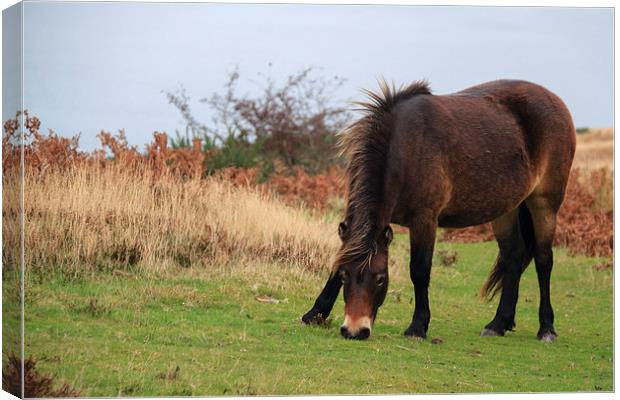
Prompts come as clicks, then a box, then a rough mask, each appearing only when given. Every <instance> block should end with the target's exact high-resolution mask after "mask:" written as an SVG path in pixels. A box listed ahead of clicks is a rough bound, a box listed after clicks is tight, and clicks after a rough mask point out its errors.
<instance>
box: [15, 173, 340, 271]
mask: <svg viewBox="0 0 620 400" xmlns="http://www.w3.org/2000/svg"><path fill="white" fill-rule="evenodd" d="M142 176H143V177H142V178H140V177H139V176H138V175H136V174H132V173H128V172H126V169H123V168H120V167H116V166H112V167H110V168H103V169H102V168H98V167H88V166H82V167H80V168H75V169H72V170H70V171H64V172H49V173H47V174H46V175H45V176H44V177H41V178H36V175H34V174H29V175H27V176H26V187H25V204H26V209H25V215H26V232H25V241H26V265H27V267H28V269H29V270H31V271H32V270H38V271H41V272H46V271H49V270H50V269H62V270H64V272H69V273H83V272H88V271H89V270H90V271H93V272H94V271H97V270H118V272H119V273H123V270H147V271H164V270H167V269H170V267H175V266H176V267H188V266H190V265H192V266H194V265H199V266H204V267H205V268H218V267H225V266H226V265H227V264H230V262H232V261H234V262H236V263H239V262H241V263H245V264H246V265H247V264H251V263H252V262H254V261H256V262H258V261H267V260H268V261H282V262H285V263H291V264H295V265H297V266H301V267H303V268H305V269H308V270H319V269H322V268H329V266H330V263H331V257H332V255H333V254H334V252H335V249H336V247H337V245H338V240H337V235H336V234H335V232H334V228H333V226H334V225H333V224H328V223H327V220H326V219H324V218H320V217H319V218H317V216H316V215H310V214H309V212H308V211H305V210H303V209H300V208H294V207H290V206H287V205H285V204H283V203H282V202H280V201H279V200H278V199H275V198H273V197H272V196H270V195H269V194H266V193H261V192H258V191H255V190H252V189H249V188H243V187H241V188H240V187H233V186H231V185H230V184H228V183H226V182H224V181H221V180H217V179H207V180H198V179H192V180H186V181H182V180H180V179H179V178H174V177H166V176H164V177H159V178H158V179H157V180H156V181H151V180H150V179H145V178H144V176H145V175H142ZM17 182H18V180H17V177H16V176H15V175H13V176H12V177H11V176H10V175H9V176H5V177H4V184H5V190H4V191H3V197H4V199H3V200H4V204H5V208H4V211H5V213H6V214H5V216H7V215H8V216H10V215H17V212H18V207H17V205H16V204H15V202H7V200H8V196H10V193H14V192H15V190H17V188H18V185H17ZM16 222H17V220H16V219H15V218H5V225H6V226H5V232H4V233H5V238H7V239H8V240H10V241H12V242H13V243H11V242H10V241H9V242H7V243H6V245H8V246H11V245H17V242H16V241H17V240H18V238H19V235H18V234H17V233H18V232H19V227H18V225H17V224H16Z"/></svg>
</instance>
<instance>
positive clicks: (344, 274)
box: [340, 270, 349, 283]
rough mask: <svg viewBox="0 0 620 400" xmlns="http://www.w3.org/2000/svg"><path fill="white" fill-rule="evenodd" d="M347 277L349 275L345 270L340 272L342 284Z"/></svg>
mask: <svg viewBox="0 0 620 400" xmlns="http://www.w3.org/2000/svg"><path fill="white" fill-rule="evenodd" d="M348 277H349V274H347V271H345V270H341V271H340V280H341V281H342V283H345V282H346V281H347V278H348Z"/></svg>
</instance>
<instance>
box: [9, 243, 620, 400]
mask: <svg viewBox="0 0 620 400" xmlns="http://www.w3.org/2000/svg"><path fill="white" fill-rule="evenodd" d="M407 243H408V240H407V238H406V237H405V236H404V235H398V237H397V238H396V240H395V243H394V244H393V246H392V247H393V248H392V260H391V264H392V265H391V266H390V274H391V275H390V291H389V294H388V297H387V298H386V301H385V303H384V306H383V307H382V308H381V309H380V311H379V315H378V317H377V321H376V324H375V327H374V330H373V334H372V336H371V337H370V339H369V340H367V341H362V342H359V341H347V340H344V339H342V338H341V337H340V335H339V329H338V328H339V325H340V323H341V322H342V318H343V303H342V299H341V297H340V298H339V300H338V302H337V304H336V306H335V307H334V311H333V314H332V317H333V321H332V323H331V326H330V327H329V328H323V327H316V326H311V327H307V326H301V325H300V322H299V321H300V316H301V315H302V314H303V313H304V312H305V311H307V310H308V309H309V307H310V306H311V305H312V303H313V301H314V298H315V296H316V295H317V294H318V292H319V290H320V289H321V288H322V284H323V280H324V278H325V276H321V275H313V274H309V273H300V272H299V271H296V270H293V269H291V268H287V267H285V266H281V265H279V266H278V265H262V266H261V265H256V266H254V267H252V268H247V267H246V268H244V269H243V270H241V271H235V270H234V269H232V270H228V271H218V272H210V273H207V272H204V271H196V270H195V269H191V268H190V269H186V270H183V271H179V272H178V273H177V274H170V275H171V276H169V277H165V278H164V277H161V278H148V279H147V278H144V277H140V276H136V277H116V276H111V275H103V274H102V275H101V276H98V277H97V278H96V279H90V278H89V279H87V280H81V281H80V280H73V281H66V280H63V279H62V278H53V277H47V278H46V279H44V280H43V281H41V282H29V283H28V284H27V294H26V306H25V309H26V338H25V339H26V355H27V356H28V355H32V356H34V357H35V358H36V359H38V360H39V363H38V364H37V368H39V369H40V370H41V371H42V372H51V373H53V374H54V375H55V376H56V377H57V379H58V380H60V381H66V382H68V383H69V384H71V385H72V386H74V387H77V388H79V389H81V390H82V394H83V395H88V396H116V395H124V396H138V395H139V396H154V395H159V396H161V395H164V396H174V395H250V394H259V395H266V394H279V395H282V394H340V393H345V394H346V393H357V394H365V393H420V392H433V393H446V392H520V391H528V392H530V391H534V392H538V391H544V392H546V391H597V390H603V391H611V390H613V383H612V382H613V378H612V377H613V322H612V321H613V304H612V290H613V275H612V272H611V271H609V270H602V271H598V270H595V269H593V268H592V266H593V265H594V264H596V263H597V262H599V261H600V260H597V259H592V258H586V257H572V256H569V255H568V254H567V253H566V252H565V251H563V250H557V251H556V257H555V260H556V264H555V269H554V273H553V277H552V302H553V305H554V309H555V315H556V324H555V327H556V330H557V332H558V334H559V338H558V341H557V342H556V343H555V344H551V345H550V344H543V343H540V342H538V341H537V340H536V336H535V335H536V332H537V330H538V286H537V281H536V274H535V271H534V268H533V265H531V266H530V268H529V269H528V270H527V271H526V272H525V274H524V276H523V279H522V284H521V290H520V300H519V305H518V309H517V318H516V322H517V327H516V331H514V332H509V333H508V334H507V335H506V336H505V337H484V338H483V337H479V336H478V334H479V332H480V330H481V329H482V328H483V326H484V325H485V324H486V323H487V322H488V321H490V320H491V318H492V317H493V315H494V312H495V306H496V303H497V299H496V300H495V301H494V302H493V303H487V302H484V301H482V300H480V299H479V298H478V297H477V294H478V291H479V288H480V286H481V285H482V283H483V281H484V279H485V278H486V275H487V273H488V270H489V268H490V266H491V264H492V262H493V260H494V258H495V255H496V245H495V243H480V244H445V243H439V244H438V246H437V247H438V249H449V250H456V251H457V252H458V259H457V262H456V264H454V265H453V266H450V267H445V266H441V265H440V262H439V261H438V260H437V261H436V262H435V265H434V268H433V275H432V280H431V289H430V301H431V311H432V315H433V317H432V321H431V325H430V329H429V340H427V341H424V342H419V341H415V340H411V339H407V338H405V337H404V336H403V331H404V330H405V328H406V327H407V326H408V324H409V322H410V319H411V313H412V304H411V303H412V297H413V288H412V285H411V282H410V281H409V278H408V275H409V273H408V268H407V265H408V261H407V254H408V244H407ZM257 294H263V295H268V296H271V297H273V298H276V299H279V300H280V302H279V303H278V304H265V303H261V302H259V301H257V300H256V299H255V296H256V295H257ZM5 313H6V314H5V318H4V321H5V324H11V323H15V321H17V318H18V315H16V314H15V313H11V312H10V309H5ZM432 338H440V339H441V341H442V342H441V343H439V344H432V343H431V340H430V339H432Z"/></svg>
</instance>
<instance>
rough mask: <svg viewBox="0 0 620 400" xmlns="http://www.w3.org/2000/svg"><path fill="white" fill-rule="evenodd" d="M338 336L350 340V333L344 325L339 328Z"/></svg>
mask: <svg viewBox="0 0 620 400" xmlns="http://www.w3.org/2000/svg"><path fill="white" fill-rule="evenodd" d="M340 334H341V335H342V337H344V338H346V339H351V333H350V332H349V330H348V329H347V327H346V326H344V325H343V326H341V327H340Z"/></svg>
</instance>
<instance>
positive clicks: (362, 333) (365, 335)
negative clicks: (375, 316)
mask: <svg viewBox="0 0 620 400" xmlns="http://www.w3.org/2000/svg"><path fill="white" fill-rule="evenodd" d="M369 336H370V329H368V328H362V329H360V331H359V332H358V333H357V336H356V337H355V338H356V339H359V340H365V339H368V337H369Z"/></svg>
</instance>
